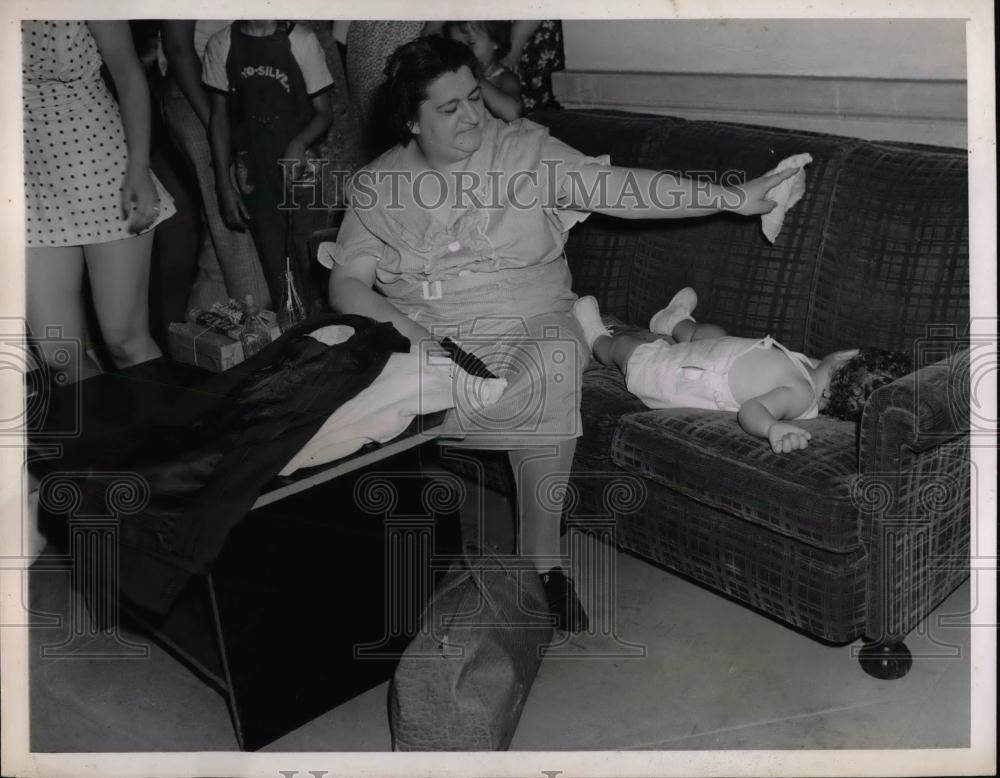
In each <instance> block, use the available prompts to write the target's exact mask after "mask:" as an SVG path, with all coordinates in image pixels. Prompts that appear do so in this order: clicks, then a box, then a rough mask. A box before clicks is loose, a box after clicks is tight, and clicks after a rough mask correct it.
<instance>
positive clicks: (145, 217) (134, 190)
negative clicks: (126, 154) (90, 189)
mask: <svg viewBox="0 0 1000 778" xmlns="http://www.w3.org/2000/svg"><path fill="white" fill-rule="evenodd" d="M159 215H160V196H159V194H158V193H157V191H156V187H155V186H154V185H153V177H152V176H151V175H150V172H149V168H145V167H144V168H138V167H136V166H134V165H129V166H128V168H127V169H126V171H125V183H124V184H123V186H122V218H123V219H125V229H127V230H128V231H129V232H131V233H133V234H136V233H140V232H143V231H145V230H148V229H149V228H150V227H151V226H152V225H153V222H155V221H156V219H157V217H158V216H159Z"/></svg>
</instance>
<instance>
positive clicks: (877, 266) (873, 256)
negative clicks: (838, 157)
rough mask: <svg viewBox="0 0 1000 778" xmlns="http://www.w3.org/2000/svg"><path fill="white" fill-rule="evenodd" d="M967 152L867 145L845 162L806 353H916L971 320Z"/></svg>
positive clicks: (821, 265) (819, 274)
mask: <svg viewBox="0 0 1000 778" xmlns="http://www.w3.org/2000/svg"><path fill="white" fill-rule="evenodd" d="M967 169H968V161H967V154H966V152H964V151H958V150H948V149H933V148H929V147H926V146H920V147H907V146H903V145H899V144H878V143H865V144H861V145H859V146H858V147H857V148H855V149H854V150H853V151H852V152H851V154H850V155H849V156H848V158H847V159H846V160H845V162H844V165H843V170H842V172H841V175H840V180H839V182H838V183H837V190H836V192H835V194H834V199H833V206H832V208H831V210H830V221H829V224H828V225H827V237H826V241H825V245H824V247H823V252H822V257H821V259H820V262H819V270H818V273H817V283H816V291H815V295H814V299H813V304H812V309H811V313H810V316H809V323H808V326H807V338H806V344H805V348H806V353H808V354H810V355H813V356H817V357H820V356H823V355H824V354H827V353H829V352H831V351H835V350H837V349H841V348H849V347H851V346H862V345H870V346H879V347H881V348H892V349H904V350H907V351H908V350H910V348H912V346H913V342H914V340H915V339H917V338H920V337H921V336H926V335H928V334H929V332H928V328H929V327H930V326H933V325H937V326H941V325H949V324H955V325H960V331H961V329H964V326H965V325H968V322H969V209H968V195H967V187H968V180H967Z"/></svg>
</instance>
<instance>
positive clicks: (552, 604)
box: [539, 567, 590, 633]
mask: <svg viewBox="0 0 1000 778" xmlns="http://www.w3.org/2000/svg"><path fill="white" fill-rule="evenodd" d="M539 577H540V578H541V579H542V588H543V589H544V590H545V597H546V599H548V601H549V613H551V614H552V615H553V616H555V617H556V629H559V630H562V631H563V632H572V633H575V632H584V631H586V629H587V628H588V627H589V626H590V619H588V618H587V611H585V610H584V609H583V605H581V604H580V599H579V598H578V597H577V596H576V588H575V587H574V586H573V581H572V580H571V579H569V578H567V577H566V573H565V572H564V571H563V569H562V568H561V567H553V568H552V569H551V570H549V572H547V573H540V574H539Z"/></svg>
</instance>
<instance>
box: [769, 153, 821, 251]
mask: <svg viewBox="0 0 1000 778" xmlns="http://www.w3.org/2000/svg"><path fill="white" fill-rule="evenodd" d="M812 161H813V159H812V157H811V156H809V155H808V154H795V155H793V156H791V157H788V158H787V159H783V160H781V162H779V163H778V166H777V167H776V168H774V169H773V170H768V171H767V172H766V173H765V174H764V175H765V176H770V175H773V174H774V173H780V172H781V171H783V170H788V169H790V168H796V167H797V168H800V170H799V172H798V173H796V174H795V175H794V176H792V177H791V178H786V179H785V180H784V181H782V182H781V183H780V184H778V185H777V186H776V187H774V188H773V189H770V190H769V191H768V192H767V194H765V195H764V197H765V198H767V199H768V200H771V201H772V202H775V203H777V205H776V206H775V207H774V209H773V210H772V211H771V212H770V213H765V214H763V215H762V216H761V217H760V226H761V229H763V231H764V236H765V237H766V238H767V239H768V240H769V241H771V243H774V241H775V239H776V238H777V237H778V233H779V232H780V231H781V225H782V224H783V223H784V221H785V214H786V213H787V212H788V211H789V210H791V208H792V206H793V205H795V203H797V202H798V201H799V200H800V199H802V195H803V194H805V191H806V171H805V166H806V165H808V164H809V163H810V162H812Z"/></svg>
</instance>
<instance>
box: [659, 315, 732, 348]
mask: <svg viewBox="0 0 1000 778" xmlns="http://www.w3.org/2000/svg"><path fill="white" fill-rule="evenodd" d="M725 334H726V331H725V330H724V329H722V327H720V326H719V325H718V324H699V323H698V322H696V321H695V320H694V319H683V320H682V321H679V322H677V324H676V325H675V326H674V328H673V330H672V331H671V333H670V335H671V337H672V338H673V339H674V340H676V341H677V342H678V343H687V342H689V341H692V340H705V339H706V338H721V337H722V336H723V335H725Z"/></svg>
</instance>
